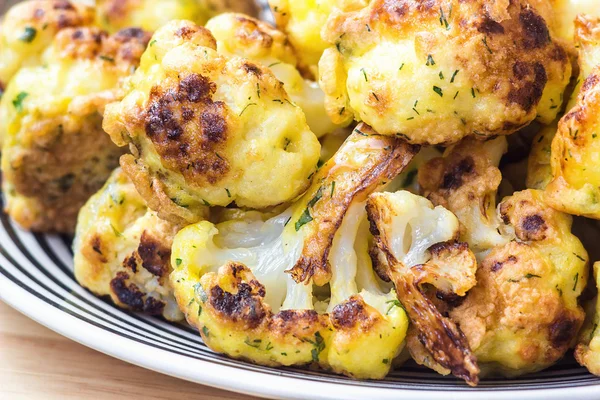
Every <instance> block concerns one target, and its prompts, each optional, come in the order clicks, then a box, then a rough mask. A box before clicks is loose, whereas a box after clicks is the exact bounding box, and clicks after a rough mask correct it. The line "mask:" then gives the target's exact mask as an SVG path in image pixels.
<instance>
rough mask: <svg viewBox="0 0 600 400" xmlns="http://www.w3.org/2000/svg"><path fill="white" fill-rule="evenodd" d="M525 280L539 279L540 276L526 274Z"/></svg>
mask: <svg viewBox="0 0 600 400" xmlns="http://www.w3.org/2000/svg"><path fill="white" fill-rule="evenodd" d="M525 278H527V279H531V278H541V276H539V275H534V274H527V275H525Z"/></svg>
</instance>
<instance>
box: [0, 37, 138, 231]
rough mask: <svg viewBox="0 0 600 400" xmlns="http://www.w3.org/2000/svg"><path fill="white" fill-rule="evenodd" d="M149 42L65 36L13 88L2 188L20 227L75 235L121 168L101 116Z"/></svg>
mask: <svg viewBox="0 0 600 400" xmlns="http://www.w3.org/2000/svg"><path fill="white" fill-rule="evenodd" d="M148 39H149V36H148V35H147V34H146V33H145V32H144V31H141V30H139V29H126V30H123V31H120V32H118V33H116V34H115V35H113V36H108V35H107V34H106V33H104V32H103V31H101V30H99V29H97V28H68V29H63V30H61V31H60V32H59V33H58V35H57V36H56V37H55V39H54V42H53V44H52V45H51V46H50V47H49V48H48V49H47V50H46V52H45V53H44V55H43V56H42V62H43V64H44V65H43V66H38V67H25V68H22V69H20V70H19V72H18V73H17V75H15V77H14V78H13V79H12V80H11V82H10V84H9V85H8V87H7V89H6V92H5V95H4V96H3V98H2V102H1V103H0V115H1V116H2V118H1V120H2V130H3V133H2V136H4V145H3V148H2V171H3V174H4V182H3V188H4V193H5V194H6V198H7V204H6V210H7V212H8V213H9V214H10V216H11V217H12V218H14V219H15V220H16V221H17V222H18V223H19V224H20V225H22V226H23V227H25V228H27V229H32V230H35V231H60V232H73V230H74V229H75V223H76V219H77V212H78V211H79V208H81V206H83V204H84V203H85V202H86V201H87V200H88V198H89V197H90V196H91V195H92V194H94V193H95V192H96V191H98V189H100V188H101V187H102V185H103V184H104V182H105V181H106V179H107V178H108V176H109V175H110V173H111V172H112V171H113V169H114V168H115V167H116V166H117V165H118V157H119V156H120V155H121V154H122V151H121V150H120V149H119V148H118V147H117V146H114V145H113V144H112V142H111V140H110V138H109V137H108V135H106V134H105V133H104V131H103V130H102V113H103V110H104V106H105V105H106V104H107V103H109V102H111V101H113V100H114V99H115V98H116V96H117V93H118V89H117V87H118V84H119V82H120V81H121V80H122V79H123V78H124V77H126V76H128V75H129V74H130V73H131V71H132V70H133V69H135V67H136V66H137V65H138V62H139V57H140V56H141V54H142V52H143V50H144V48H145V47H146V43H147V42H148Z"/></svg>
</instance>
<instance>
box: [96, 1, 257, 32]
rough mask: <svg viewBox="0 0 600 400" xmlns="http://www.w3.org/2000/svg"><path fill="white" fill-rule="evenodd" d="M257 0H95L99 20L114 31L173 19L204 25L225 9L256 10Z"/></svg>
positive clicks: (154, 25)
mask: <svg viewBox="0 0 600 400" xmlns="http://www.w3.org/2000/svg"><path fill="white" fill-rule="evenodd" d="M256 5H257V3H256V1H254V0H241V1H233V0H177V1H173V0H96V9H97V14H96V23H97V24H98V25H99V26H101V27H103V28H104V29H106V30H108V31H109V32H114V31H117V30H119V29H123V28H127V27H130V26H137V27H140V28H142V29H146V30H149V31H154V30H156V29H158V28H160V27H161V26H163V25H165V24H166V23H168V22H170V21H172V20H174V19H187V20H191V21H194V22H195V23H197V24H201V25H204V24H205V23H206V21H208V19H209V18H211V17H212V16H214V15H217V14H220V13H222V12H225V11H237V12H242V13H245V14H249V15H256V14H257V11H258V10H257V6H256Z"/></svg>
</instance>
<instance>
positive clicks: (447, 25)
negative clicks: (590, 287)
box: [440, 6, 452, 30]
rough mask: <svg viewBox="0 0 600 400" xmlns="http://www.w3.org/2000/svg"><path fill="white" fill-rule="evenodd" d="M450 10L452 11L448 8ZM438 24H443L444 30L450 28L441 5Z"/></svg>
mask: <svg viewBox="0 0 600 400" xmlns="http://www.w3.org/2000/svg"><path fill="white" fill-rule="evenodd" d="M450 12H452V8H450ZM440 25H442V26H445V27H446V30H448V29H450V24H449V23H448V20H447V19H446V16H445V15H444V10H443V9H442V7H441V6H440Z"/></svg>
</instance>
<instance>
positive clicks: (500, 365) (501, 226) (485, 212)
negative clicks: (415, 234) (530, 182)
mask: <svg viewBox="0 0 600 400" xmlns="http://www.w3.org/2000/svg"><path fill="white" fill-rule="evenodd" d="M500 140H502V141H503V139H502V138H499V139H496V141H495V142H496V143H494V142H492V143H490V142H487V143H486V142H477V141H473V140H465V141H463V142H461V143H460V144H458V145H457V146H456V147H454V148H453V149H451V150H449V151H448V152H447V153H446V154H445V156H444V158H443V159H441V160H433V161H431V162H430V163H429V165H427V164H426V165H425V166H424V167H422V168H421V170H420V171H419V172H420V173H419V181H420V183H421V186H422V187H423V189H424V193H425V195H426V196H427V197H428V198H430V199H432V201H433V202H434V204H436V203H438V202H439V203H440V204H442V205H444V206H446V207H447V208H448V209H449V210H450V211H453V212H455V213H456V214H457V216H458V218H459V220H460V222H461V225H462V234H461V238H462V239H463V240H465V241H467V242H468V243H469V246H470V247H471V248H472V249H474V251H475V252H476V255H477V257H478V260H479V261H480V262H479V268H478V270H477V285H476V286H475V287H474V288H473V289H471V290H470V291H469V293H468V294H467V296H466V299H465V300H464V301H463V302H462V303H460V304H459V305H458V306H456V307H454V308H453V307H449V309H448V312H449V316H450V318H451V319H452V320H453V321H455V322H456V323H457V324H458V325H459V326H460V328H461V330H462V331H463V332H464V334H465V335H466V337H467V339H468V342H469V345H470V347H471V349H472V350H473V352H474V354H475V356H476V357H477V360H478V361H479V365H480V366H481V369H482V373H485V374H489V373H501V374H504V375H507V376H514V375H518V374H524V373H529V372H534V371H538V370H540V369H543V368H546V367H548V366H550V365H552V364H553V363H555V362H556V361H558V360H559V359H560V358H561V357H562V356H563V355H564V354H565V352H566V351H567V350H568V349H569V348H570V347H571V346H572V345H573V344H574V341H575V339H576V337H577V332H578V330H579V328H580V327H581V324H582V322H583V319H584V313H583V310H582V309H581V307H580V306H579V305H578V298H579V296H580V294H581V292H582V290H583V289H584V288H585V286H586V283H587V278H588V269H587V267H588V254H587V252H586V251H585V249H584V247H583V245H582V244H581V242H580V241H579V239H577V237H575V236H574V235H573V234H572V233H571V225H572V218H571V217H570V216H569V215H567V214H564V213H561V212H558V211H555V210H554V209H552V208H551V207H550V206H549V205H548V204H547V202H546V201H545V198H544V194H543V192H540V191H536V190H526V191H523V192H517V193H514V194H513V195H512V196H510V197H507V198H505V199H504V200H503V201H502V202H501V203H500V205H499V206H498V211H497V214H494V213H493V209H494V208H495V207H494V199H495V192H496V191H497V188H498V185H499V184H500V175H499V171H498V170H497V165H498V162H499V161H500V157H499V155H501V154H502V149H503V148H504V146H505V145H504V144H503V143H501V142H499V141H500ZM491 147H497V150H495V151H494V153H495V154H496V155H497V156H496V157H490V156H489V151H490V148H491ZM486 176H488V178H484V179H482V178H483V177H486ZM492 177H496V178H494V179H492ZM450 183H451V184H450ZM482 188H485V189H482ZM460 199H464V200H466V199H470V202H469V203H465V202H463V201H460ZM465 207H467V209H466V210H465V209H464V208H465ZM474 232H478V234H473V233H474ZM409 346H410V342H409ZM436 369H437V370H438V371H440V372H444V371H443V370H441V369H439V368H436ZM445 372H446V373H448V372H449V371H445Z"/></svg>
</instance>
